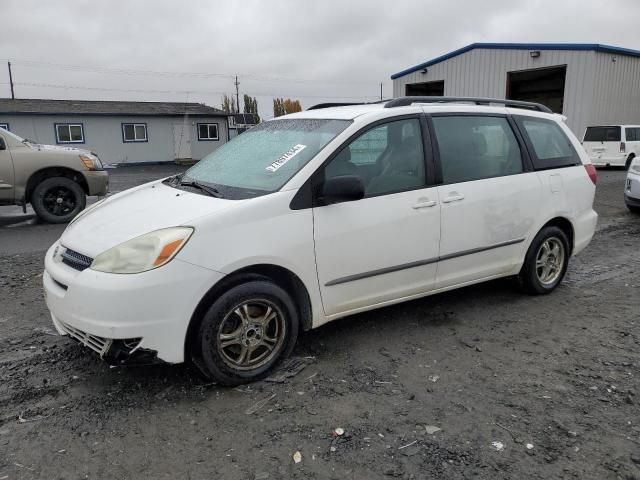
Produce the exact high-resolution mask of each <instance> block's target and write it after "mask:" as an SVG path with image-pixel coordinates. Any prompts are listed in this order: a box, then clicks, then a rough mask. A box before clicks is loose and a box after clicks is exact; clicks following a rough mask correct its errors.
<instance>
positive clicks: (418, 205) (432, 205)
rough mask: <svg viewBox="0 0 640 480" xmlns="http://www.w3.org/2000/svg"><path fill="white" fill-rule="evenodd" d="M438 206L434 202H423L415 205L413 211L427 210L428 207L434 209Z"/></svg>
mask: <svg viewBox="0 0 640 480" xmlns="http://www.w3.org/2000/svg"><path fill="white" fill-rule="evenodd" d="M437 204H438V202H436V201H435V200H425V201H423V202H418V203H416V204H415V205H414V206H413V208H414V209H415V210H418V209H419V208H429V207H435V206H436V205H437Z"/></svg>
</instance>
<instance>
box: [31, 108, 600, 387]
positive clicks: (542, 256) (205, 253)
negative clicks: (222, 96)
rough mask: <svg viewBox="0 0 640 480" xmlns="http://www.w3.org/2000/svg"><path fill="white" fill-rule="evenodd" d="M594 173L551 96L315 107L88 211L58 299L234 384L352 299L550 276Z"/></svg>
mask: <svg viewBox="0 0 640 480" xmlns="http://www.w3.org/2000/svg"><path fill="white" fill-rule="evenodd" d="M319 107H322V106H319ZM595 183H596V172H595V169H594V167H593V166H592V165H591V164H590V163H589V159H588V157H587V155H586V153H585V152H584V150H583V149H582V148H581V146H580V143H579V142H578V141H577V140H576V138H575V136H574V135H573V134H572V133H571V131H570V130H569V129H568V128H567V126H566V125H565V123H564V120H563V117H562V116H560V115H557V114H552V113H551V112H550V111H549V110H548V109H547V108H546V107H544V106H542V105H538V104H532V103H525V102H516V101H508V100H488V99H455V98H442V97H440V98H437V99H434V98H431V97H425V98H420V97H407V98H400V99H395V100H391V101H388V102H386V103H379V104H366V105H352V106H338V107H328V108H313V109H310V110H308V111H305V112H300V113H296V114H293V115H287V116H285V117H280V118H277V119H274V120H271V121H267V122H264V123H262V124H261V125H259V126H257V127H255V128H253V129H251V130H249V131H247V132H246V133H244V134H242V135H241V136H239V137H237V138H235V139H234V140H233V141H231V142H229V143H227V144H226V145H224V146H223V147H221V148H219V149H217V150H216V151H215V152H213V153H212V154H210V155H209V156H207V157H206V158H204V159H203V160H201V161H200V162H199V163H198V164H196V165H195V166H193V167H192V168H191V169H189V170H188V171H186V173H184V174H180V175H176V176H173V177H170V178H166V179H163V180H159V181H155V182H151V183H148V184H146V185H142V186H139V187H137V188H134V189H131V190H128V191H125V192H122V193H120V194H117V195H113V196H112V197H109V198H107V199H106V200H103V201H102V202H100V203H98V204H95V205H94V206H93V207H91V208H88V209H87V210H85V211H84V212H82V213H81V214H80V215H78V216H77V217H76V218H75V220H74V221H73V222H72V223H71V224H70V225H69V226H68V227H67V229H66V230H65V231H64V233H63V234H62V236H61V238H60V239H59V240H58V241H57V242H56V243H55V244H54V245H53V246H52V247H51V248H50V249H49V251H48V252H47V254H46V260H45V273H44V287H45V291H46V301H47V305H48V307H49V309H50V311H51V314H52V317H53V323H54V325H55V327H56V329H57V330H58V332H60V333H61V334H66V335H70V336H71V337H73V338H75V339H76V340H78V341H80V342H81V343H83V344H84V345H86V346H88V347H90V348H91V349H93V350H94V351H96V352H97V353H98V354H99V355H100V356H102V357H103V358H104V359H105V360H107V361H108V362H110V363H112V364H125V363H128V362H140V361H144V362H147V361H152V360H163V361H165V362H170V363H178V362H183V361H187V360H193V361H194V363H195V364H196V365H197V366H198V367H199V368H200V369H201V370H202V371H203V372H204V373H205V374H206V375H207V376H208V377H209V378H211V379H213V380H214V381H217V382H219V383H221V384H227V385H233V384H238V383H242V382H247V381H250V380H254V379H257V378H261V377H264V376H265V375H267V373H268V372H269V371H270V370H272V369H273V368H274V366H275V365H277V363H278V362H279V361H280V360H281V359H282V358H284V357H285V356H286V355H288V354H289V353H290V352H291V351H292V349H293V347H294V344H295V342H296V338H297V336H298V332H299V331H301V330H307V329H310V328H314V327H318V326H320V325H322V324H324V323H326V322H328V321H331V320H334V319H337V318H340V317H344V316H347V315H351V314H354V313H356V312H362V311H365V310H370V309H373V308H377V307H382V306H385V305H390V304H393V303H397V302H402V301H405V300H410V299H415V298H418V297H422V296H425V295H430V294H434V293H437V292H442V291H445V290H450V289H453V288H458V287H462V286H466V285H470V284H473V283H477V282H483V281H486V280H490V279H495V278H498V277H506V276H517V277H518V278H519V280H520V283H521V284H522V286H523V288H524V290H525V291H527V292H529V293H531V294H546V293H549V292H551V291H552V290H554V289H555V288H556V287H557V286H558V284H559V283H560V282H561V281H562V279H563V277H564V275H565V272H566V270H567V265H568V262H569V258H570V257H571V256H572V255H575V254H577V253H579V252H580V251H581V250H583V249H584V248H585V246H586V245H587V244H588V243H589V241H590V240H591V237H592V235H593V233H594V230H595V225H596V220H597V215H596V213H595V212H594V211H593V209H592V204H593V199H594V193H595Z"/></svg>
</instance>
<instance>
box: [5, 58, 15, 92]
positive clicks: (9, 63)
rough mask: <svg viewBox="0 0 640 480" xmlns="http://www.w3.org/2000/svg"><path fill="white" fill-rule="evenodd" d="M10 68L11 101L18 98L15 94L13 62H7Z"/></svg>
mask: <svg viewBox="0 0 640 480" xmlns="http://www.w3.org/2000/svg"><path fill="white" fill-rule="evenodd" d="M7 66H8V67H9V84H10V85H11V100H15V98H16V96H15V95H14V93H13V75H11V62H7Z"/></svg>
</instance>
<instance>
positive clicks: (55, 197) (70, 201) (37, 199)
mask: <svg viewBox="0 0 640 480" xmlns="http://www.w3.org/2000/svg"><path fill="white" fill-rule="evenodd" d="M86 204H87V196H86V195H85V193H84V190H82V187H81V186H80V185H78V184H77V183H76V182H74V181H73V180H71V179H70V178H66V177H52V178H47V179H45V180H43V181H42V182H40V183H39V184H38V185H36V188H34V190H33V193H32V194H31V205H32V206H33V209H34V210H35V212H36V215H38V217H39V218H40V219H41V220H42V221H44V222H47V223H67V222H70V221H71V220H73V218H74V217H75V216H76V215H78V213H80V212H81V211H82V210H84V207H85V206H86Z"/></svg>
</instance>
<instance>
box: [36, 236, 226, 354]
mask: <svg viewBox="0 0 640 480" xmlns="http://www.w3.org/2000/svg"><path fill="white" fill-rule="evenodd" d="M56 247H59V244H58V243H57V242H56V243H55V244H54V245H53V246H52V247H51V248H50V249H49V251H48V252H47V254H46V257H45V271H44V274H43V283H44V290H45V296H46V303H47V307H48V308H49V310H50V312H51V317H52V320H53V324H54V326H55V327H56V329H57V331H58V332H59V333H60V334H62V335H70V336H71V337H73V338H75V339H76V340H77V341H79V342H80V343H82V344H84V345H86V346H88V347H89V348H91V349H92V350H94V351H95V352H96V353H98V354H99V355H100V356H101V357H102V358H104V359H105V360H107V361H109V362H110V363H122V360H127V361H128V360H129V358H128V356H132V355H133V354H134V353H136V352H137V355H135V357H139V356H141V354H144V355H146V356H151V357H154V358H155V357H156V356H157V359H159V360H163V361H165V362H168V363H179V362H182V361H184V350H185V340H186V334H187V329H188V326H189V322H190V320H191V317H192V315H193V312H194V310H195V308H196V306H197V305H198V303H199V302H200V300H201V299H202V298H203V297H204V295H205V294H206V292H207V291H208V290H209V288H211V287H212V286H213V285H214V284H215V283H217V282H218V281H220V279H222V278H223V276H224V274H222V273H219V272H215V271H212V270H208V269H206V268H202V267H199V266H196V265H193V264H190V263H186V262H183V261H180V260H179V259H177V258H175V259H173V260H172V261H171V262H169V263H168V264H166V265H164V266H163V267H160V268H157V269H155V270H150V271H148V272H144V273H139V274H130V275H118V274H109V273H102V272H96V271H94V270H91V269H85V270H83V271H78V270H76V269H74V268H72V267H71V266H69V265H67V264H64V263H62V261H61V258H60V254H59V253H58V254H57V255H54V252H55V251H56ZM62 248H63V247H59V248H58V251H59V250H60V249H62ZM126 354H128V355H126Z"/></svg>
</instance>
